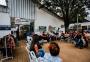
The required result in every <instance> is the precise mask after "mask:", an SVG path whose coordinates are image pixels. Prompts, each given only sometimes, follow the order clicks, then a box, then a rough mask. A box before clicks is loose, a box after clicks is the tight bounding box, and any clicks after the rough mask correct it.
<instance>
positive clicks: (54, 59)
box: [44, 53, 62, 62]
mask: <svg viewBox="0 0 90 62" xmlns="http://www.w3.org/2000/svg"><path fill="white" fill-rule="evenodd" d="M44 62H62V60H61V58H60V57H59V56H51V54H50V53H45V55H44Z"/></svg>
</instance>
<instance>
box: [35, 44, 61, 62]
mask: <svg viewBox="0 0 90 62" xmlns="http://www.w3.org/2000/svg"><path fill="white" fill-rule="evenodd" d="M47 46H48V49H49V52H45V50H44V49H43V48H42V47H41V48H38V45H37V44H35V45H34V52H35V54H36V57H37V58H38V62H62V59H61V58H60V56H59V52H60V48H59V46H58V44H57V43H55V42H50V43H49V45H47Z"/></svg>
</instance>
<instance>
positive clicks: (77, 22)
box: [77, 14, 78, 31]
mask: <svg viewBox="0 0 90 62" xmlns="http://www.w3.org/2000/svg"><path fill="white" fill-rule="evenodd" d="M77 31H78V14H77Z"/></svg>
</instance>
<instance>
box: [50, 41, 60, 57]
mask: <svg viewBox="0 0 90 62" xmlns="http://www.w3.org/2000/svg"><path fill="white" fill-rule="evenodd" d="M49 51H50V54H51V55H52V56H58V55H59V52H60V48H59V46H58V44H57V43H55V42H51V43H50V45H49Z"/></svg>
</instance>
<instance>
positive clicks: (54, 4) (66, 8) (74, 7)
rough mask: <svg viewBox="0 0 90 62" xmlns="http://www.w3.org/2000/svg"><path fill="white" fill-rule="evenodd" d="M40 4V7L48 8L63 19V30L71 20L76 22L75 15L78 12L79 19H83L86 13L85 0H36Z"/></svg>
mask: <svg viewBox="0 0 90 62" xmlns="http://www.w3.org/2000/svg"><path fill="white" fill-rule="evenodd" d="M38 1H39V3H40V2H41V3H43V4H41V6H40V8H42V7H46V8H47V9H48V10H50V11H52V12H53V13H56V14H57V15H58V14H59V15H58V16H60V17H61V14H62V17H63V19H64V25H65V31H67V29H68V26H69V24H70V23H72V22H76V20H77V15H78V14H79V15H80V16H79V20H83V19H84V18H85V17H86V15H87V13H86V12H85V6H86V2H87V0H38Z"/></svg>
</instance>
